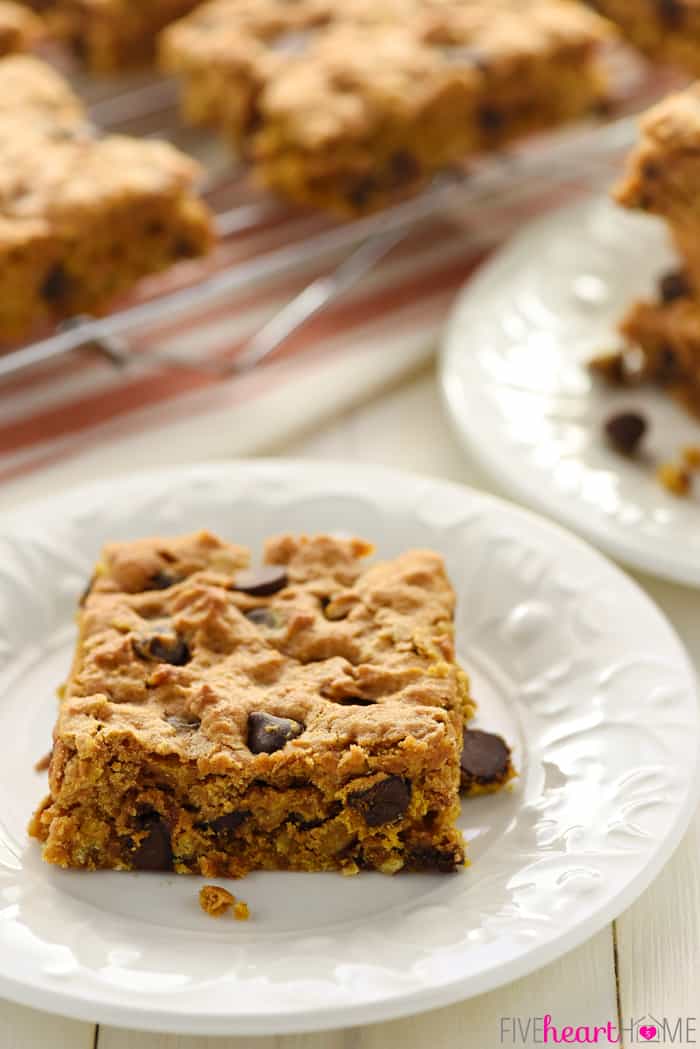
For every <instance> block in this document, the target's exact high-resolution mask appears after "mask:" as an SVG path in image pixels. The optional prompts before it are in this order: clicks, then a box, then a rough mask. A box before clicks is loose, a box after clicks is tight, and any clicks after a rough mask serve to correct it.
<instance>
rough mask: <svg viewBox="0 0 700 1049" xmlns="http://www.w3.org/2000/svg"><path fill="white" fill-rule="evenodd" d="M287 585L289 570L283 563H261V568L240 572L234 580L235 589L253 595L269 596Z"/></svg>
mask: <svg viewBox="0 0 700 1049" xmlns="http://www.w3.org/2000/svg"><path fill="white" fill-rule="evenodd" d="M286 585H287V571H286V569H284V568H283V567H282V566H281V565H261V566H260V568H254V569H250V570H249V571H245V572H239V573H238V574H237V575H236V576H235V577H234V580H233V589H234V590H240V591H241V592H242V593H244V594H250V596H251V597H268V596H269V595H270V594H276V593H277V591H278V590H281V589H282V588H283V587H285V586H286Z"/></svg>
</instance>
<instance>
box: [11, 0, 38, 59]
mask: <svg viewBox="0 0 700 1049" xmlns="http://www.w3.org/2000/svg"><path fill="white" fill-rule="evenodd" d="M45 31H46V29H45V26H44V23H43V21H42V20H41V18H39V16H38V15H36V14H35V13H34V12H33V11H30V10H29V8H27V7H25V6H24V5H23V4H16V3H13V2H12V0H0V57H2V56H4V55H10V54H14V53H15V52H18V51H28V50H30V49H31V48H32V47H34V46H35V45H36V44H37V43H38V42H39V41H40V40H41V39H42V38H43V36H44V34H45Z"/></svg>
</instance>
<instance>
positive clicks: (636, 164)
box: [615, 84, 700, 291]
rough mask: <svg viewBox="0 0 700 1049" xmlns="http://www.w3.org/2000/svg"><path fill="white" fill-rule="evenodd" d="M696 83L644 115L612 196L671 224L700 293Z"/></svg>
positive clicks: (699, 99)
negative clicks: (632, 149) (625, 168)
mask: <svg viewBox="0 0 700 1049" xmlns="http://www.w3.org/2000/svg"><path fill="white" fill-rule="evenodd" d="M699 186H700V84H695V85H693V86H692V87H690V88H688V89H686V90H685V91H681V92H678V93H676V94H673V95H670V96H669V97H668V98H666V99H664V100H663V101H662V102H660V103H659V104H658V105H656V106H654V107H653V108H652V109H650V110H649V112H648V113H647V114H646V115H645V116H644V118H643V120H642V124H641V140H640V143H639V145H638V146H637V148H636V149H635V150H634V152H633V153H632V155H631V156H630V158H629V161H628V165H627V171H626V173H625V176H624V178H623V180H622V182H621V183H620V185H619V186H618V187H617V189H616V192H615V197H616V199H617V201H618V202H619V203H620V204H623V205H624V206H625V207H627V208H636V209H640V210H642V211H647V212H649V213H650V214H653V215H659V216H660V217H661V218H663V219H665V220H666V222H667V223H668V225H669V229H670V232H671V235H672V237H673V239H674V241H675V243H676V246H677V248H678V250H679V252H680V254H681V257H682V259H683V265H684V268H685V271H686V275H687V277H688V278H689V279H690V281H691V283H692V284H693V286H694V287H695V288H696V289H697V290H699V291H700V189H699V188H698V187H699Z"/></svg>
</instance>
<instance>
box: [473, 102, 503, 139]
mask: <svg viewBox="0 0 700 1049" xmlns="http://www.w3.org/2000/svg"><path fill="white" fill-rule="evenodd" d="M478 119H479V127H480V128H481V130H482V131H485V132H487V133H494V132H497V131H501V130H502V129H503V126H504V124H505V122H506V115H505V113H504V112H503V110H501V109H497V108H496V106H482V107H481V108H480V110H479V117H478Z"/></svg>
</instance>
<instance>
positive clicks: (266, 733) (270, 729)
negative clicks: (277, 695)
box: [248, 711, 304, 754]
mask: <svg viewBox="0 0 700 1049" xmlns="http://www.w3.org/2000/svg"><path fill="white" fill-rule="evenodd" d="M303 731H304V726H303V725H301V724H300V723H299V722H298V721H293V720H292V719H291V718H278V717H275V716H274V714H265V713H263V712H262V711H253V713H252V714H249V715H248V747H249V749H250V750H251V751H252V752H253V754H273V753H274V752H275V751H276V750H281V749H282V747H283V746H284V745H285V743H288V742H289V740H290V739H296V737H297V736H300V735H301V734H302V732H303Z"/></svg>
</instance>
